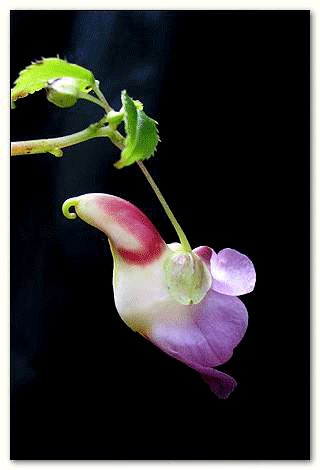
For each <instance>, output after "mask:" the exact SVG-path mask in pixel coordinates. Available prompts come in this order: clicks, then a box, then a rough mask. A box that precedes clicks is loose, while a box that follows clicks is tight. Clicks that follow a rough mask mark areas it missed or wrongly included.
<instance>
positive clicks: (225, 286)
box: [210, 248, 256, 295]
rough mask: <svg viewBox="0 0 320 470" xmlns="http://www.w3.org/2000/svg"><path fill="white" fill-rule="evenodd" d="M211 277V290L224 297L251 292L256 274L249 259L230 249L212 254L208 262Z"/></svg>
mask: <svg viewBox="0 0 320 470" xmlns="http://www.w3.org/2000/svg"><path fill="white" fill-rule="evenodd" d="M210 268H211V274H212V277H213V281H212V286H211V288H212V289H213V290H214V291H216V292H219V293H220V294H225V295H242V294H248V293H249V292H251V291H253V289H254V286H255V282H256V272H255V269H254V266H253V264H252V262H251V261H250V259H249V258H248V257H247V256H245V255H243V254H242V253H239V252H238V251H236V250H232V249H231V248H225V249H224V250H221V251H220V252H219V253H218V254H216V253H214V252H213V253H212V257H211V260H210Z"/></svg>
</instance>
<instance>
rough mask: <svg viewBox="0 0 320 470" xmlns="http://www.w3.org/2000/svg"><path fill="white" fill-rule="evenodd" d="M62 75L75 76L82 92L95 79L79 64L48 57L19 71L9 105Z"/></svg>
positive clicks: (92, 83)
mask: <svg viewBox="0 0 320 470" xmlns="http://www.w3.org/2000/svg"><path fill="white" fill-rule="evenodd" d="M62 77H72V78H75V79H76V80H77V81H78V83H79V87H80V91H82V92H87V93H88V92H89V91H90V90H91V88H92V87H94V85H95V79H94V76H93V74H92V72H90V70H87V69H85V68H83V67H80V65H76V64H70V63H69V62H67V61H66V60H63V59H59V58H58V57H49V58H47V59H41V60H38V61H36V62H34V63H32V64H31V65H29V66H28V67H27V68H25V69H24V70H22V71H21V72H20V74H19V77H18V78H17V80H16V81H15V82H14V87H13V89H12V90H11V106H12V107H13V108H14V107H15V105H14V102H15V101H16V100H17V99H19V98H24V97H25V96H27V95H29V94H30V93H34V92H36V91H39V90H41V89H42V88H45V87H46V86H47V84H48V81H49V80H55V79H57V78H62Z"/></svg>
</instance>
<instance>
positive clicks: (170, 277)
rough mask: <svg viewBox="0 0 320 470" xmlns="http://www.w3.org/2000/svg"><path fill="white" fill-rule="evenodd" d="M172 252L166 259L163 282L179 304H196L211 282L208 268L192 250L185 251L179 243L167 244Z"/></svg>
mask: <svg viewBox="0 0 320 470" xmlns="http://www.w3.org/2000/svg"><path fill="white" fill-rule="evenodd" d="M169 248H171V250H172V254H170V255H169V256H168V258H167V259H166V262H165V265H164V269H165V282H166V285H167V288H168V290H169V292H170V294H171V295H172V297H173V298H174V299H175V300H177V301H178V302H179V303H180V304H183V305H191V304H198V303H200V302H201V300H202V299H203V298H204V297H205V295H206V294H207V292H208V290H209V289H210V287H211V284H212V278H211V274H210V271H209V269H208V268H207V266H206V265H205V263H204V262H203V260H202V259H201V258H200V257H199V256H198V255H196V254H195V253H193V252H185V251H183V250H182V248H181V245H180V244H179V243H172V244H171V245H169Z"/></svg>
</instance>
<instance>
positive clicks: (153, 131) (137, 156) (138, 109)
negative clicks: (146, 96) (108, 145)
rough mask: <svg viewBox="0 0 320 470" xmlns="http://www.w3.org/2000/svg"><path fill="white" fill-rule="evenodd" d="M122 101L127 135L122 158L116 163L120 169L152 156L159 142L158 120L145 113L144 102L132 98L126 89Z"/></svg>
mask: <svg viewBox="0 0 320 470" xmlns="http://www.w3.org/2000/svg"><path fill="white" fill-rule="evenodd" d="M121 101H122V110H123V111H124V122H125V130H126V134H127V135H126V139H125V147H124V149H123V150H122V152H121V158H120V160H118V161H117V162H116V163H115V167H116V168H118V169H120V168H123V167H124V166H128V165H131V164H132V163H134V162H135V161H137V160H144V159H146V158H149V157H151V156H152V155H153V154H154V152H155V150H156V147H157V144H158V142H159V134H158V129H157V122H156V121H154V120H153V119H151V118H150V117H149V116H147V115H146V114H145V112H144V111H143V109H142V108H143V106H142V103H140V101H134V100H133V99H132V98H130V96H129V95H128V94H127V92H126V90H124V91H123V92H122V94H121Z"/></svg>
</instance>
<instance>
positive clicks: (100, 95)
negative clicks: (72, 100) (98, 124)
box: [93, 81, 113, 113]
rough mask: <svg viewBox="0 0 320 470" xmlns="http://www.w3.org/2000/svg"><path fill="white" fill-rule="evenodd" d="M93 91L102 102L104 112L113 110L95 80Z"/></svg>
mask: <svg viewBox="0 0 320 470" xmlns="http://www.w3.org/2000/svg"><path fill="white" fill-rule="evenodd" d="M93 91H94V92H95V94H96V95H97V97H98V98H99V100H100V102H101V103H102V107H103V108H104V110H105V111H106V113H109V112H110V111H113V109H112V108H111V106H110V105H109V103H108V101H107V100H106V98H105V96H104V94H103V93H102V91H101V90H100V88H99V83H98V82H97V81H96V84H95V86H94V87H93Z"/></svg>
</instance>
